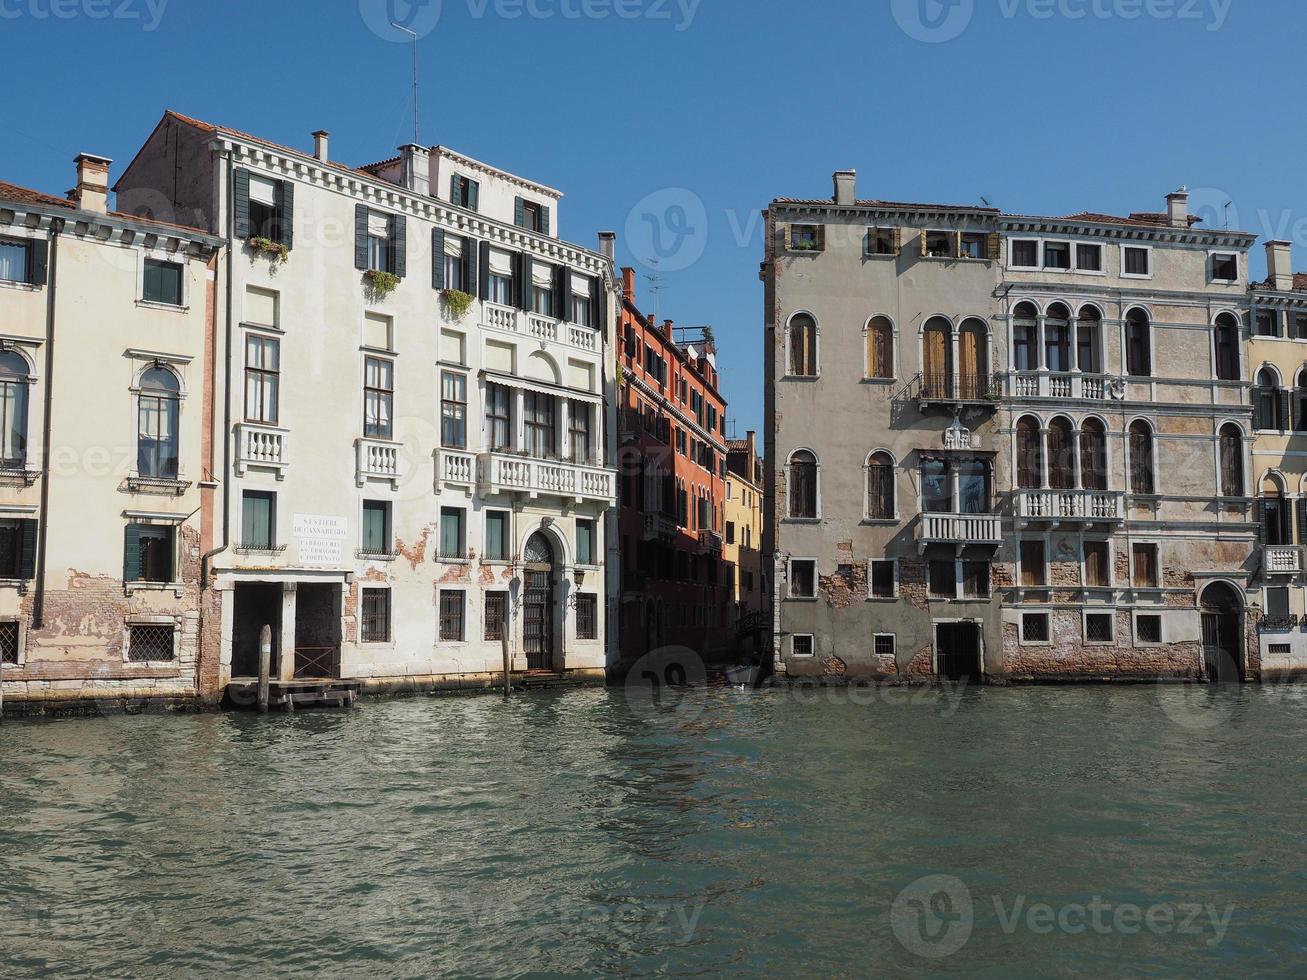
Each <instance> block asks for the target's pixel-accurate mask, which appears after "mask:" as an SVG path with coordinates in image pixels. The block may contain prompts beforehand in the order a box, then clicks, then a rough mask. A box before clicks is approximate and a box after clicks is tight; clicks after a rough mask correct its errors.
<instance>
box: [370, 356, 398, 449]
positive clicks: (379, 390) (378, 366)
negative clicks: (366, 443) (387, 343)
mask: <svg viewBox="0 0 1307 980" xmlns="http://www.w3.org/2000/svg"><path fill="white" fill-rule="evenodd" d="M394 404H395V365H394V363H393V362H391V361H387V360H383V359H382V358H380V357H368V358H365V359H364V371H363V435H364V436H365V437H367V438H369V439H389V438H390V437H391V435H392V434H393V432H394V427H393V426H394V422H393V413H394Z"/></svg>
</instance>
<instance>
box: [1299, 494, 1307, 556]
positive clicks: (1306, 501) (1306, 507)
mask: <svg viewBox="0 0 1307 980" xmlns="http://www.w3.org/2000/svg"><path fill="white" fill-rule="evenodd" d="M1298 543H1299V544H1307V497H1300V498H1299V500H1298Z"/></svg>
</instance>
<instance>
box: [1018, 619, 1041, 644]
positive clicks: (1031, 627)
mask: <svg viewBox="0 0 1307 980" xmlns="http://www.w3.org/2000/svg"><path fill="white" fill-rule="evenodd" d="M1021 639H1022V641H1023V642H1025V643H1047V642H1048V613H1026V614H1025V615H1024V616H1022V617H1021Z"/></svg>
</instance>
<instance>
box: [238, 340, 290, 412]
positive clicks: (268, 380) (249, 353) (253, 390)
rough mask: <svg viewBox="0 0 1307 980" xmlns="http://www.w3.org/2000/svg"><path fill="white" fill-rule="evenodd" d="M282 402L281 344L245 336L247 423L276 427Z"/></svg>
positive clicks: (275, 341)
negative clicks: (259, 423)
mask: <svg viewBox="0 0 1307 980" xmlns="http://www.w3.org/2000/svg"><path fill="white" fill-rule="evenodd" d="M280 401H281V341H279V340H278V339H277V338H276V337H264V336H261V335H259V334H247V335H246V336H245V421H247V422H261V423H262V424H264V425H276V424H277V419H278V417H279V412H280Z"/></svg>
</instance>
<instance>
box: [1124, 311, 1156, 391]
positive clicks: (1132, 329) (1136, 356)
mask: <svg viewBox="0 0 1307 980" xmlns="http://www.w3.org/2000/svg"><path fill="white" fill-rule="evenodd" d="M1151 332H1152V331H1151V327H1150V325H1149V322H1148V314H1147V313H1145V312H1144V311H1143V310H1141V309H1139V308H1138V307H1136V308H1135V309H1133V310H1131V311H1130V312H1129V313H1127V314H1126V315H1125V370H1126V373H1127V374H1129V375H1130V376H1131V377H1135V378H1149V377H1152V374H1153V340H1152V337H1151Z"/></svg>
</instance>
